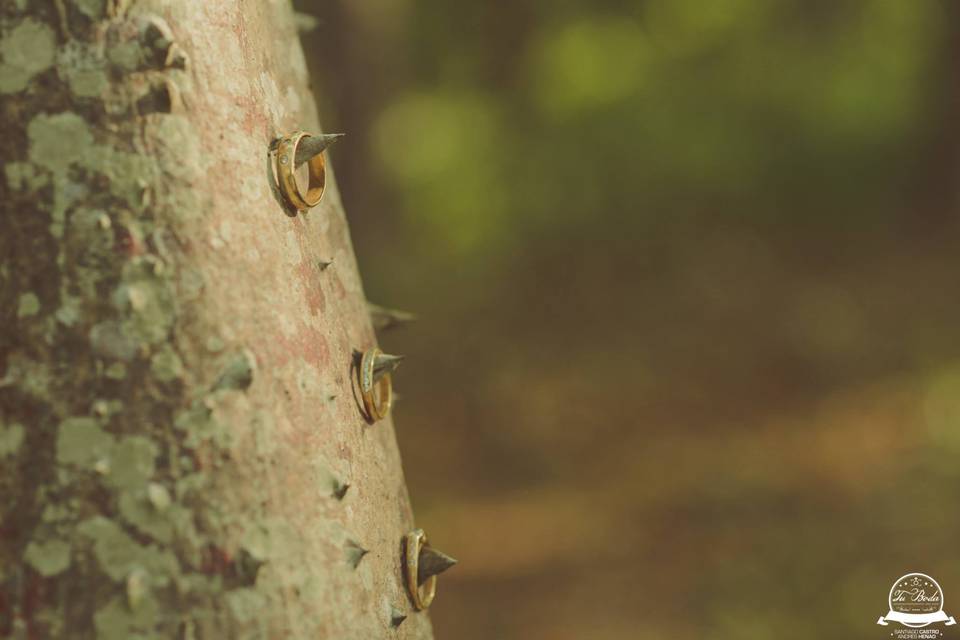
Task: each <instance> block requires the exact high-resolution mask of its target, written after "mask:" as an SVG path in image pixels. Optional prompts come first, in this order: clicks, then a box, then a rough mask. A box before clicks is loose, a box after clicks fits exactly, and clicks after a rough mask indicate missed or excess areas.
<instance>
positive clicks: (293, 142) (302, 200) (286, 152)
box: [277, 131, 327, 211]
mask: <svg viewBox="0 0 960 640" xmlns="http://www.w3.org/2000/svg"><path fill="white" fill-rule="evenodd" d="M309 137H310V134H309V133H307V132H305V131H295V132H294V133H291V134H288V135H285V136H284V137H283V138H281V139H280V144H278V145H277V180H278V182H279V183H280V190H281V191H282V192H283V196H284V197H285V198H286V199H287V202H289V203H290V205H291V206H292V207H294V208H296V209H297V210H298V211H306V210H307V209H309V208H310V207H315V206H316V205H317V204H318V203H319V202H320V199H321V198H322V197H323V188H324V186H325V184H326V176H327V171H326V163H325V162H324V159H323V153H318V154H317V155H315V156H313V157H312V158H310V159H309V160H307V169H308V173H309V178H308V181H307V192H306V194H304V193H302V192H301V191H300V186H299V185H298V184H297V168H296V166H295V165H296V157H297V147H298V146H299V145H300V142H301V141H302V140H303V139H304V138H309Z"/></svg>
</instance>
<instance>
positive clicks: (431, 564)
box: [417, 546, 457, 584]
mask: <svg viewBox="0 0 960 640" xmlns="http://www.w3.org/2000/svg"><path fill="white" fill-rule="evenodd" d="M455 564H457V561H456V559H454V558H451V557H450V556H448V555H447V554H445V553H443V552H442V551H437V550H436V549H434V548H433V547H430V546H426V547H423V548H422V549H420V559H419V560H418V561H417V584H423V583H424V582H426V581H427V580H428V579H430V578H431V577H432V576H435V575H438V574H441V573H443V572H444V571H446V570H447V569H449V568H450V567H452V566H453V565H455Z"/></svg>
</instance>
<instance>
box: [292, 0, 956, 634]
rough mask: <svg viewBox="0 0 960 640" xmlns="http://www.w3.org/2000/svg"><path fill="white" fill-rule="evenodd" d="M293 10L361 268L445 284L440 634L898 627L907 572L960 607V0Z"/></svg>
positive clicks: (432, 472) (411, 449)
mask: <svg viewBox="0 0 960 640" xmlns="http://www.w3.org/2000/svg"><path fill="white" fill-rule="evenodd" d="M298 8H299V9H300V10H301V11H303V12H307V13H310V14H312V15H314V16H316V17H317V19H318V27H317V28H316V29H315V30H314V31H313V32H312V33H310V34H309V35H307V36H305V38H304V42H305V46H306V47H307V50H308V56H309V57H310V58H311V60H310V61H311V64H312V65H313V66H312V71H313V73H314V77H315V79H316V80H317V85H316V87H315V90H316V93H317V97H318V99H319V100H320V103H321V105H323V107H324V112H325V120H326V121H327V122H328V123H332V124H333V126H332V127H331V130H345V131H347V132H348V135H349V140H350V141H349V143H347V144H344V145H343V146H342V147H341V148H338V149H337V150H336V151H335V152H334V157H335V159H334V163H335V166H336V170H337V174H338V180H339V182H340V184H341V187H342V190H343V193H344V200H345V201H346V204H347V207H346V208H347V210H348V211H350V212H351V213H350V215H351V227H352V230H353V234H354V240H355V243H356V246H357V250H358V254H359V258H360V262H361V265H362V267H363V269H362V270H363V272H364V274H365V280H366V287H367V289H368V292H369V295H370V297H371V298H372V299H373V300H374V301H376V302H379V303H382V304H387V305H390V306H398V307H402V308H408V309H410V310H412V311H416V312H418V313H419V314H420V315H421V318H422V319H421V321H420V323H419V324H418V325H416V327H415V328H412V329H409V330H404V331H402V332H398V333H397V334H396V335H395V336H388V337H387V345H388V347H389V348H390V349H391V350H393V351H400V352H403V353H408V354H409V355H410V356H411V357H410V360H409V366H408V365H406V364H405V365H404V368H405V371H404V372H403V373H402V375H399V376H398V379H397V385H398V388H399V391H400V393H401V394H402V395H403V399H402V401H401V403H400V405H399V407H398V410H397V411H398V425H399V427H398V429H399V438H400V446H401V450H402V452H403V454H404V461H405V469H406V471H407V474H408V476H409V481H410V485H411V493H412V497H413V501H414V505H415V506H416V511H417V513H418V516H419V522H420V524H421V525H423V526H425V527H427V528H428V530H429V531H430V532H431V537H432V538H434V539H435V540H436V541H437V542H438V543H439V542H442V544H443V546H444V548H447V549H450V550H451V552H453V553H455V554H457V555H458V557H459V558H460V559H461V566H460V567H459V568H458V570H457V571H456V572H455V573H454V574H453V575H451V576H450V577H448V578H445V579H444V580H443V581H442V584H441V593H440V595H439V597H438V600H437V603H436V606H435V607H434V608H433V610H432V615H433V619H434V621H435V626H436V629H437V636H438V637H440V638H464V639H470V638H478V639H479V638H484V639H487V638H505V639H511V638H524V639H530V638H544V639H546V638H550V639H551V640H556V639H564V638H587V637H589V638H618V639H619V638H627V637H630V638H637V637H650V638H661V637H671V638H702V637H710V638H717V639H724V638H731V639H732V638H738V639H750V638H770V637H777V638H805V637H810V636H811V634H812V633H813V632H814V631H820V630H822V629H824V627H825V626H827V627H830V628H833V629H836V630H837V632H838V634H837V635H839V633H840V632H844V633H848V634H851V635H853V636H857V637H874V635H873V634H875V633H877V631H876V629H877V628H876V627H875V620H876V618H877V617H878V616H879V615H881V614H883V613H885V609H884V607H885V606H886V604H885V599H886V596H887V592H888V590H889V586H890V584H891V583H892V582H893V580H894V579H895V578H896V577H897V576H899V575H901V574H903V573H906V572H907V571H909V570H916V571H926V572H927V573H930V574H933V575H934V576H935V577H936V578H937V579H938V580H940V582H941V584H943V585H944V589H945V590H946V592H947V596H948V597H947V603H948V607H947V608H948V609H949V603H950V601H951V598H950V593H951V592H954V593H958V592H960V558H958V557H957V555H956V553H955V547H954V545H953V541H954V540H955V539H956V536H957V534H958V533H960V521H958V518H957V517H956V516H955V515H953V510H952V509H951V508H950V505H951V503H953V502H954V501H955V500H956V499H957V497H958V495H957V494H958V493H960V491H958V490H957V489H956V486H957V473H958V472H957V471H956V468H957V467H956V464H955V463H954V461H953V458H954V456H955V455H956V453H957V452H958V451H960V340H958V338H960V330H958V320H960V302H958V301H957V297H956V295H955V288H956V274H957V268H958V266H960V260H958V257H957V249H956V247H957V242H956V240H957V238H956V233H957V230H958V228H957V212H958V211H957V195H958V188H957V182H956V179H957V177H958V175H960V128H958V121H957V113H958V106H960V77H958V66H957V65H958V62H960V5H958V4H957V3H954V2H947V1H939V2H938V1H935V0H926V1H923V2H904V1H902V0H870V1H862V0H857V1H854V0H816V1H814V0H803V1H801V0H790V1H787V0H780V1H777V2H765V1H762V0H714V1H711V2H700V1H695V0H644V1H641V0H597V1H594V2H588V1H587V0H551V1H550V2H547V1H545V0H514V1H511V2H486V3H459V2H447V1H444V0H363V1H359V2H347V1H346V0H339V1H333V0H301V1H300V2H299V3H298ZM311 50H312V53H313V55H311ZM954 602H956V600H954Z"/></svg>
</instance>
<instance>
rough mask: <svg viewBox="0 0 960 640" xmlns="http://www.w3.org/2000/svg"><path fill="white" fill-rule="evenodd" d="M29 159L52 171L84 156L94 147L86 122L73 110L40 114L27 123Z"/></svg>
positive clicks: (61, 169) (57, 170)
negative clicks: (72, 111) (71, 111)
mask: <svg viewBox="0 0 960 640" xmlns="http://www.w3.org/2000/svg"><path fill="white" fill-rule="evenodd" d="M27 137H28V138H29V139H30V159H31V160H33V162H35V163H36V164H38V165H40V166H41V167H46V168H47V169H50V170H51V171H53V172H54V173H59V172H62V171H64V170H65V169H66V168H67V167H69V166H70V165H71V164H74V163H78V162H80V161H81V160H83V159H84V158H85V157H86V155H87V154H88V153H89V151H90V149H91V148H92V147H93V134H92V133H91V132H90V127H89V125H87V122H86V121H85V120H84V119H83V118H81V117H80V116H78V115H77V114H75V113H70V112H66V113H57V114H54V115H52V116H51V115H46V114H40V115H37V116H34V118H33V119H32V120H31V121H30V124H29V125H27Z"/></svg>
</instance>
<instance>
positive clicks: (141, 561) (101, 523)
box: [77, 516, 177, 583]
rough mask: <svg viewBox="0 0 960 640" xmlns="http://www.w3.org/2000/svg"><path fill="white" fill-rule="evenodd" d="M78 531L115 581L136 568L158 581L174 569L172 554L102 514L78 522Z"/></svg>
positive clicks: (174, 560)
mask: <svg viewBox="0 0 960 640" xmlns="http://www.w3.org/2000/svg"><path fill="white" fill-rule="evenodd" d="M77 531H78V532H79V533H80V534H81V535H83V536H85V537H87V538H89V539H90V540H91V542H93V555H94V556H95V557H96V559H97V562H98V563H99V564H100V568H101V569H102V570H103V572H104V573H105V574H107V575H108V576H109V577H110V578H111V579H113V580H114V581H116V582H123V581H125V580H126V579H127V576H129V575H130V573H131V572H132V571H134V570H137V569H143V570H146V571H147V572H148V573H149V574H151V575H152V576H154V581H155V582H158V583H163V582H165V580H166V578H167V577H169V576H170V575H172V574H175V573H177V561H176V559H175V558H174V557H173V555H171V554H170V553H169V552H162V551H160V550H159V549H157V548H156V547H153V546H145V545H141V544H139V543H137V542H136V541H135V540H134V539H133V538H131V537H130V536H129V535H127V533H126V532H125V531H124V530H123V529H121V528H120V526H119V525H117V523H115V522H113V521H112V520H108V519H107V518H104V517H103V516H94V517H92V518H90V519H89V520H85V521H84V522H81V523H80V525H79V526H78V527H77Z"/></svg>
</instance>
